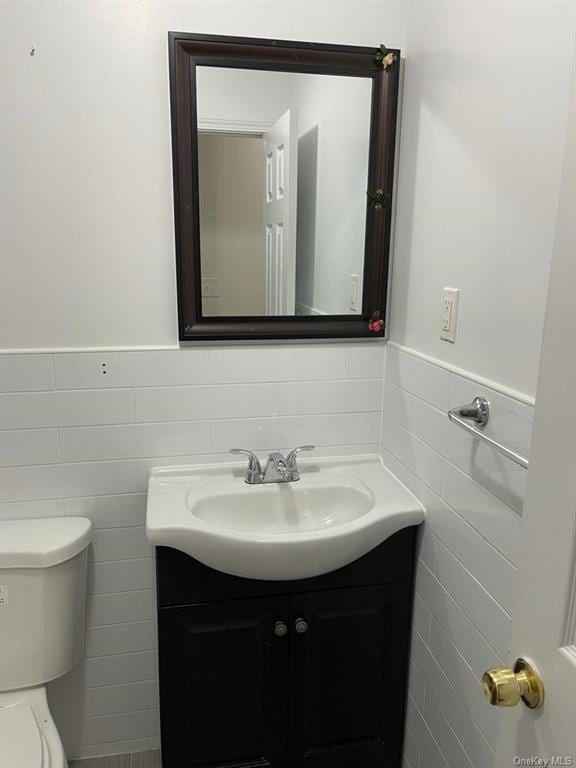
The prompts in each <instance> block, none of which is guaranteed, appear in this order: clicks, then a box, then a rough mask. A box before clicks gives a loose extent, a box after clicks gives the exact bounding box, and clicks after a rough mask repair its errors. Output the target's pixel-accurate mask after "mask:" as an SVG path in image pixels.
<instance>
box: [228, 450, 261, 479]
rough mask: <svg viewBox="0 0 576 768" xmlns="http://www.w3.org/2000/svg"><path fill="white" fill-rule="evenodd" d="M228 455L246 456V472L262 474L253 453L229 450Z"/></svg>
mask: <svg viewBox="0 0 576 768" xmlns="http://www.w3.org/2000/svg"><path fill="white" fill-rule="evenodd" d="M228 453H244V454H246V456H248V471H249V472H259V473H260V474H262V466H261V464H260V459H259V458H258V456H256V454H255V453H252V451H247V450H246V448H229V449H228Z"/></svg>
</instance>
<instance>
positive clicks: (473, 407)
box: [448, 397, 528, 469]
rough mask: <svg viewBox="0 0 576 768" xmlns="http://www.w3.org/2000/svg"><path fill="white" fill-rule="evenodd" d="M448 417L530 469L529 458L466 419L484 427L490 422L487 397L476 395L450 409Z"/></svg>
mask: <svg viewBox="0 0 576 768" xmlns="http://www.w3.org/2000/svg"><path fill="white" fill-rule="evenodd" d="M448 418H449V419H450V421H452V422H454V424H458V426H459V427H462V429H465V430H466V432H470V434H472V435H475V436H476V437H480V438H482V440H484V442H485V443H488V444H489V445H491V446H493V447H494V448H496V450H497V451H500V453H502V454H504V456H506V457H507V458H509V459H511V460H512V461H515V462H516V464H519V465H520V466H521V467H524V469H528V459H527V458H526V457H525V456H522V455H521V454H519V453H516V451H512V450H511V449H510V448H506V446H504V445H502V444H501V443H498V442H496V440H494V439H493V438H491V437H488V435H485V434H484V433H483V432H481V431H480V430H479V429H476V427H473V426H472V425H470V424H468V423H467V421H465V419H467V420H468V421H473V422H474V423H475V424H478V426H479V427H484V426H486V424H488V420H489V418H490V403H489V402H488V400H486V398H485V397H475V398H474V400H473V401H472V402H471V403H468V405H461V406H460V407H459V408H452V410H450V411H448Z"/></svg>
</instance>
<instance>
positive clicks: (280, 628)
mask: <svg viewBox="0 0 576 768" xmlns="http://www.w3.org/2000/svg"><path fill="white" fill-rule="evenodd" d="M274 634H275V635H276V637H285V636H286V635H287V634H288V627H287V626H286V624H284V622H283V621H277V622H276V624H274Z"/></svg>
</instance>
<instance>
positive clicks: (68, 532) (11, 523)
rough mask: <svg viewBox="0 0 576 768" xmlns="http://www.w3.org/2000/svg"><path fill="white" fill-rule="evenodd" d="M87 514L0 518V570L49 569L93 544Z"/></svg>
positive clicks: (90, 525) (90, 524)
mask: <svg viewBox="0 0 576 768" xmlns="http://www.w3.org/2000/svg"><path fill="white" fill-rule="evenodd" d="M91 531H92V522H91V521H90V520H89V519H88V518H87V517H44V518H38V519H35V520H32V519H26V520H2V521H0V569H3V568H49V567H50V566H51V565H57V564H58V563H63V562H64V561H65V560H69V559H70V558H71V557H74V556H75V555H77V554H78V553H79V552H82V550H83V549H86V547H87V546H88V545H89V544H90V539H91Z"/></svg>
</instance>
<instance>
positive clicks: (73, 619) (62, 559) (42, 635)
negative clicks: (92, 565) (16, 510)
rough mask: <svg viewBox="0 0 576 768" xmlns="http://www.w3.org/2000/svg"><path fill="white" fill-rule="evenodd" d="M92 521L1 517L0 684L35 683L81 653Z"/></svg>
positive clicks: (68, 664)
mask: <svg viewBox="0 0 576 768" xmlns="http://www.w3.org/2000/svg"><path fill="white" fill-rule="evenodd" d="M91 529H92V523H91V522H90V520H88V519H87V518H84V517H62V518H42V519H37V520H6V521H1V522H0V691H13V690H16V689H18V688H28V687H31V686H38V685H42V684H43V683H46V682H48V681H49V680H53V679H54V678H56V677H60V675H63V674H65V673H66V672H67V671H68V670H69V669H70V668H71V667H73V666H74V665H75V664H76V663H77V662H78V661H79V659H80V657H81V656H82V652H83V650H84V628H85V626H84V625H85V613H86V607H85V606H86V566H87V558H88V549H87V548H88V546H89V544H90V538H91Z"/></svg>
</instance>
